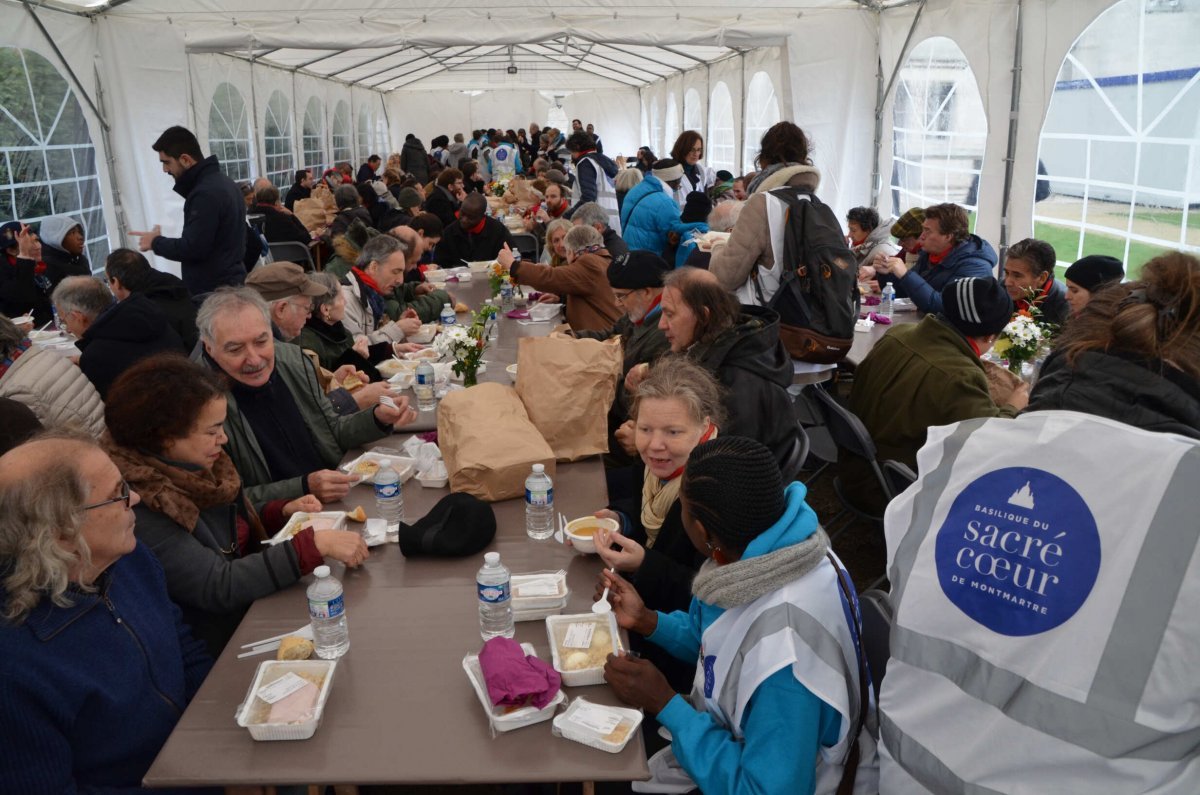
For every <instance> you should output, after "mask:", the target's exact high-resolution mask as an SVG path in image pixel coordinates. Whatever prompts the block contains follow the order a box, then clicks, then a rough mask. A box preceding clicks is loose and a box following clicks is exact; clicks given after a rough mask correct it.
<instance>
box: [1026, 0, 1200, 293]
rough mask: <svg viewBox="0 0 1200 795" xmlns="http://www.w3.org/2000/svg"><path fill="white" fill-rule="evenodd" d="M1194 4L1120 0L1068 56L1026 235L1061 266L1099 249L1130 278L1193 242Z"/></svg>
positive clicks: (1199, 78)
mask: <svg viewBox="0 0 1200 795" xmlns="http://www.w3.org/2000/svg"><path fill="white" fill-rule="evenodd" d="M1197 26H1200V7H1198V6H1196V5H1195V4H1194V3H1193V4H1190V5H1189V4H1184V3H1165V2H1159V3H1155V2H1153V0H1121V2H1119V3H1117V4H1116V5H1113V6H1112V7H1110V8H1109V9H1108V10H1107V11H1105V12H1104V13H1103V14H1101V15H1100V16H1099V17H1098V18H1097V19H1096V20H1095V21H1094V22H1093V23H1092V24H1091V26H1090V27H1088V29H1087V30H1085V31H1084V32H1083V34H1082V35H1081V36H1080V37H1079V39H1078V40H1076V42H1075V44H1074V45H1073V46H1072V47H1071V50H1070V52H1069V53H1067V57H1066V60H1064V61H1063V65H1062V68H1061V69H1060V70H1059V72H1058V80H1057V81H1056V83H1055V85H1054V93H1053V94H1052V95H1051V98H1050V107H1049V109H1048V110H1047V113H1046V121H1045V123H1044V124H1043V126H1042V136H1041V142H1040V147H1039V152H1038V161H1039V164H1040V166H1041V168H1042V169H1044V171H1043V172H1042V173H1044V174H1045V175H1046V177H1048V179H1043V180H1042V181H1041V182H1040V183H1039V184H1038V190H1037V196H1040V197H1042V200H1041V201H1038V202H1036V203H1035V205H1034V210H1033V222H1034V236H1035V237H1037V238H1039V239H1041V240H1045V241H1047V242H1049V243H1050V244H1051V245H1053V246H1054V249H1055V251H1056V252H1057V254H1058V259H1059V262H1060V263H1061V264H1064V265H1065V264H1067V263H1070V262H1073V261H1075V260H1076V259H1078V258H1080V257H1082V256H1084V255H1086V254H1108V255H1110V256H1114V257H1117V258H1118V259H1120V260H1121V261H1123V262H1124V263H1125V270H1126V273H1127V274H1129V275H1131V276H1132V275H1136V274H1137V273H1138V271H1139V270H1140V268H1141V266H1142V264H1143V263H1145V261H1146V260H1148V259H1150V258H1151V257H1154V256H1155V255H1157V254H1159V253H1161V252H1162V251H1163V250H1166V249H1184V250H1189V251H1192V252H1196V251H1200V209H1197V207H1198V206H1200V137H1198V135H1197V133H1198V131H1200V58H1197V56H1196V52H1195V48H1194V43H1193V39H1194V38H1195V37H1194V36H1192V35H1190V34H1191V33H1192V32H1194V31H1195V30H1197Z"/></svg>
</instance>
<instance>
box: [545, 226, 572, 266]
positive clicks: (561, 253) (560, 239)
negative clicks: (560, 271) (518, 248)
mask: <svg viewBox="0 0 1200 795" xmlns="http://www.w3.org/2000/svg"><path fill="white" fill-rule="evenodd" d="M574 228H575V225H574V224H572V223H571V222H570V221H568V220H567V219H566V218H555V219H554V220H553V221H551V222H550V223H549V224H547V225H546V245H545V246H544V247H543V248H542V260H541V261H542V264H543V265H549V266H550V267H552V268H557V267H558V266H560V265H566V264H567V247H566V243H565V241H566V239H567V232H570V231H571V230H572V229H574Z"/></svg>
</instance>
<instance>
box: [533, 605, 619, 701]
mask: <svg viewBox="0 0 1200 795" xmlns="http://www.w3.org/2000/svg"><path fill="white" fill-rule="evenodd" d="M584 625H591V627H592V629H591V630H587V629H586V628H585V626H584ZM589 632H590V639H589V643H588V645H587V646H586V647H581V646H575V647H572V646H569V645H564V644H569V643H571V642H572V641H577V640H578V637H572V635H575V636H578V635H579V634H580V633H583V634H584V636H585V637H586V635H587V633H589ZM617 632H618V630H617V619H616V616H614V615H613V614H612V613H600V614H597V613H579V614H575V615H567V616H550V617H549V618H547V619H546V635H547V636H548V637H549V639H550V654H551V662H552V663H553V665H554V670H556V671H558V673H559V674H560V675H561V676H562V681H563V684H564V685H566V686H567V687H583V686H585V685H602V684H604V664H605V663H606V662H607V661H608V655H610V654H616V653H617V651H618V647H617V638H618V636H617Z"/></svg>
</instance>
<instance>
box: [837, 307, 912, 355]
mask: <svg viewBox="0 0 1200 795" xmlns="http://www.w3.org/2000/svg"><path fill="white" fill-rule="evenodd" d="M922 317H924V315H922V314H921V313H920V312H894V313H893V314H892V323H891V325H883V324H882V323H876V324H875V326H874V327H873V328H872V329H871V330H870V331H855V332H854V344H853V345H852V346H851V347H850V352H849V353H848V354H846V361H847V362H849V363H851V364H853V365H859V364H862V360H863V359H865V358H867V354H868V353H870V352H871V349H872V348H874V347H875V343H877V342H879V340H881V339H883V335H884V334H887V333H888V332H889V331H891V330H892V329H893V328H895V327H896V326H901V325H904V324H906V323H916V322H918V321H920V320H921V318H922Z"/></svg>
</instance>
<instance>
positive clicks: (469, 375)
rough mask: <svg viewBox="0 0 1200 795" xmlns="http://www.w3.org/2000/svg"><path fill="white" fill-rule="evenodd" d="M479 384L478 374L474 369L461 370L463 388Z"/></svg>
mask: <svg viewBox="0 0 1200 795" xmlns="http://www.w3.org/2000/svg"><path fill="white" fill-rule="evenodd" d="M477 383H479V373H478V371H477V369H476V368H467V369H465V370H463V386H464V387H468V386H475V384H477Z"/></svg>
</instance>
